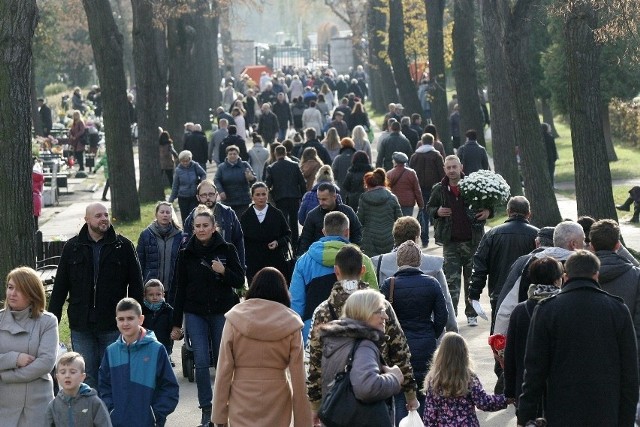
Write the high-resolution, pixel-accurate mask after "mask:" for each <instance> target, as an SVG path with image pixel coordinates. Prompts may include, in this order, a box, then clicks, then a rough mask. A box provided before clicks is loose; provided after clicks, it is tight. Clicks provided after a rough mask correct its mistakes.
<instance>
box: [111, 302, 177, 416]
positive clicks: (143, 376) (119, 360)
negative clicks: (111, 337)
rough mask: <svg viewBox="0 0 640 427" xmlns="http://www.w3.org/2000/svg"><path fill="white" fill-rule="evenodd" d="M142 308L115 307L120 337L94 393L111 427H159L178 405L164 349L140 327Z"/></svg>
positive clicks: (135, 304)
mask: <svg viewBox="0 0 640 427" xmlns="http://www.w3.org/2000/svg"><path fill="white" fill-rule="evenodd" d="M143 321H144V316H143V315H142V307H141V306H140V304H139V303H138V302H137V301H136V300H134V299H133V298H123V299H122V300H120V302H118V305H117V306H116V322H117V324H118V330H119V331H120V333H121V335H120V337H119V338H118V340H117V341H116V342H114V343H113V344H111V345H109V347H107V350H106V351H105V353H104V357H103V358H102V363H101V364H100V373H99V377H98V379H99V382H98V384H99V385H98V391H99V392H100V397H101V398H102V400H103V401H104V403H105V405H107V409H108V410H109V412H110V414H111V422H112V423H113V426H114V427H128V426H132V425H135V426H142V427H147V426H148V427H162V426H164V425H165V423H166V421H167V416H168V415H169V414H171V413H172V412H173V411H174V410H175V409H176V406H177V405H178V380H177V379H176V376H175V374H174V373H173V370H172V369H171V363H170V362H169V356H167V351H166V350H165V348H164V346H163V345H162V344H160V342H158V340H157V339H156V337H155V335H154V333H153V332H152V331H147V330H146V329H144V328H143V327H142V326H141V325H142V322H143Z"/></svg>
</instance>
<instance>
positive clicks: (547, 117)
mask: <svg viewBox="0 0 640 427" xmlns="http://www.w3.org/2000/svg"><path fill="white" fill-rule="evenodd" d="M550 101H551V100H550V99H549V98H540V110H542V121H543V122H545V123H546V124H548V125H549V126H551V134H552V135H553V137H554V138H557V137H559V136H560V135H558V131H557V130H556V124H555V121H554V118H553V110H551V102H550Z"/></svg>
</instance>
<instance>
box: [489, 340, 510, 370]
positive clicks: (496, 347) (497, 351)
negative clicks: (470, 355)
mask: <svg viewBox="0 0 640 427" xmlns="http://www.w3.org/2000/svg"><path fill="white" fill-rule="evenodd" d="M489 346H490V347H491V350H493V357H494V359H496V360H497V361H498V363H500V366H501V367H502V368H504V349H505V348H506V347H507V337H506V336H505V335H502V334H495V335H491V336H490V337H489Z"/></svg>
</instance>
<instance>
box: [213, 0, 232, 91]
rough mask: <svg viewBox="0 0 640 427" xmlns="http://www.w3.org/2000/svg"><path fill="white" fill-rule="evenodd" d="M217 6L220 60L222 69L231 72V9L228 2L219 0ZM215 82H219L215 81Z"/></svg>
mask: <svg viewBox="0 0 640 427" xmlns="http://www.w3.org/2000/svg"><path fill="white" fill-rule="evenodd" d="M219 4H220V7H219V8H218V19H219V20H220V45H221V46H222V62H223V63H224V71H231V73H232V74H233V42H232V37H231V13H230V12H231V11H230V8H231V7H230V6H231V5H230V2H229V1H227V0H221V1H220V3H219ZM215 83H218V84H219V83H220V82H219V81H218V82H215Z"/></svg>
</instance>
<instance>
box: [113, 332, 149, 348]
mask: <svg viewBox="0 0 640 427" xmlns="http://www.w3.org/2000/svg"><path fill="white" fill-rule="evenodd" d="M140 329H141V330H142V332H141V333H140V338H138V340H137V341H136V342H134V343H133V344H131V350H136V349H138V348H140V347H142V346H145V345H147V344H149V343H151V342H154V341H158V339H157V338H156V335H155V334H154V333H153V331H149V330H147V329H145V328H143V327H140ZM116 342H117V343H118V345H122V346H126V345H127V343H126V342H124V339H123V338H122V335H120V337H119V338H118V341H116Z"/></svg>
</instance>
